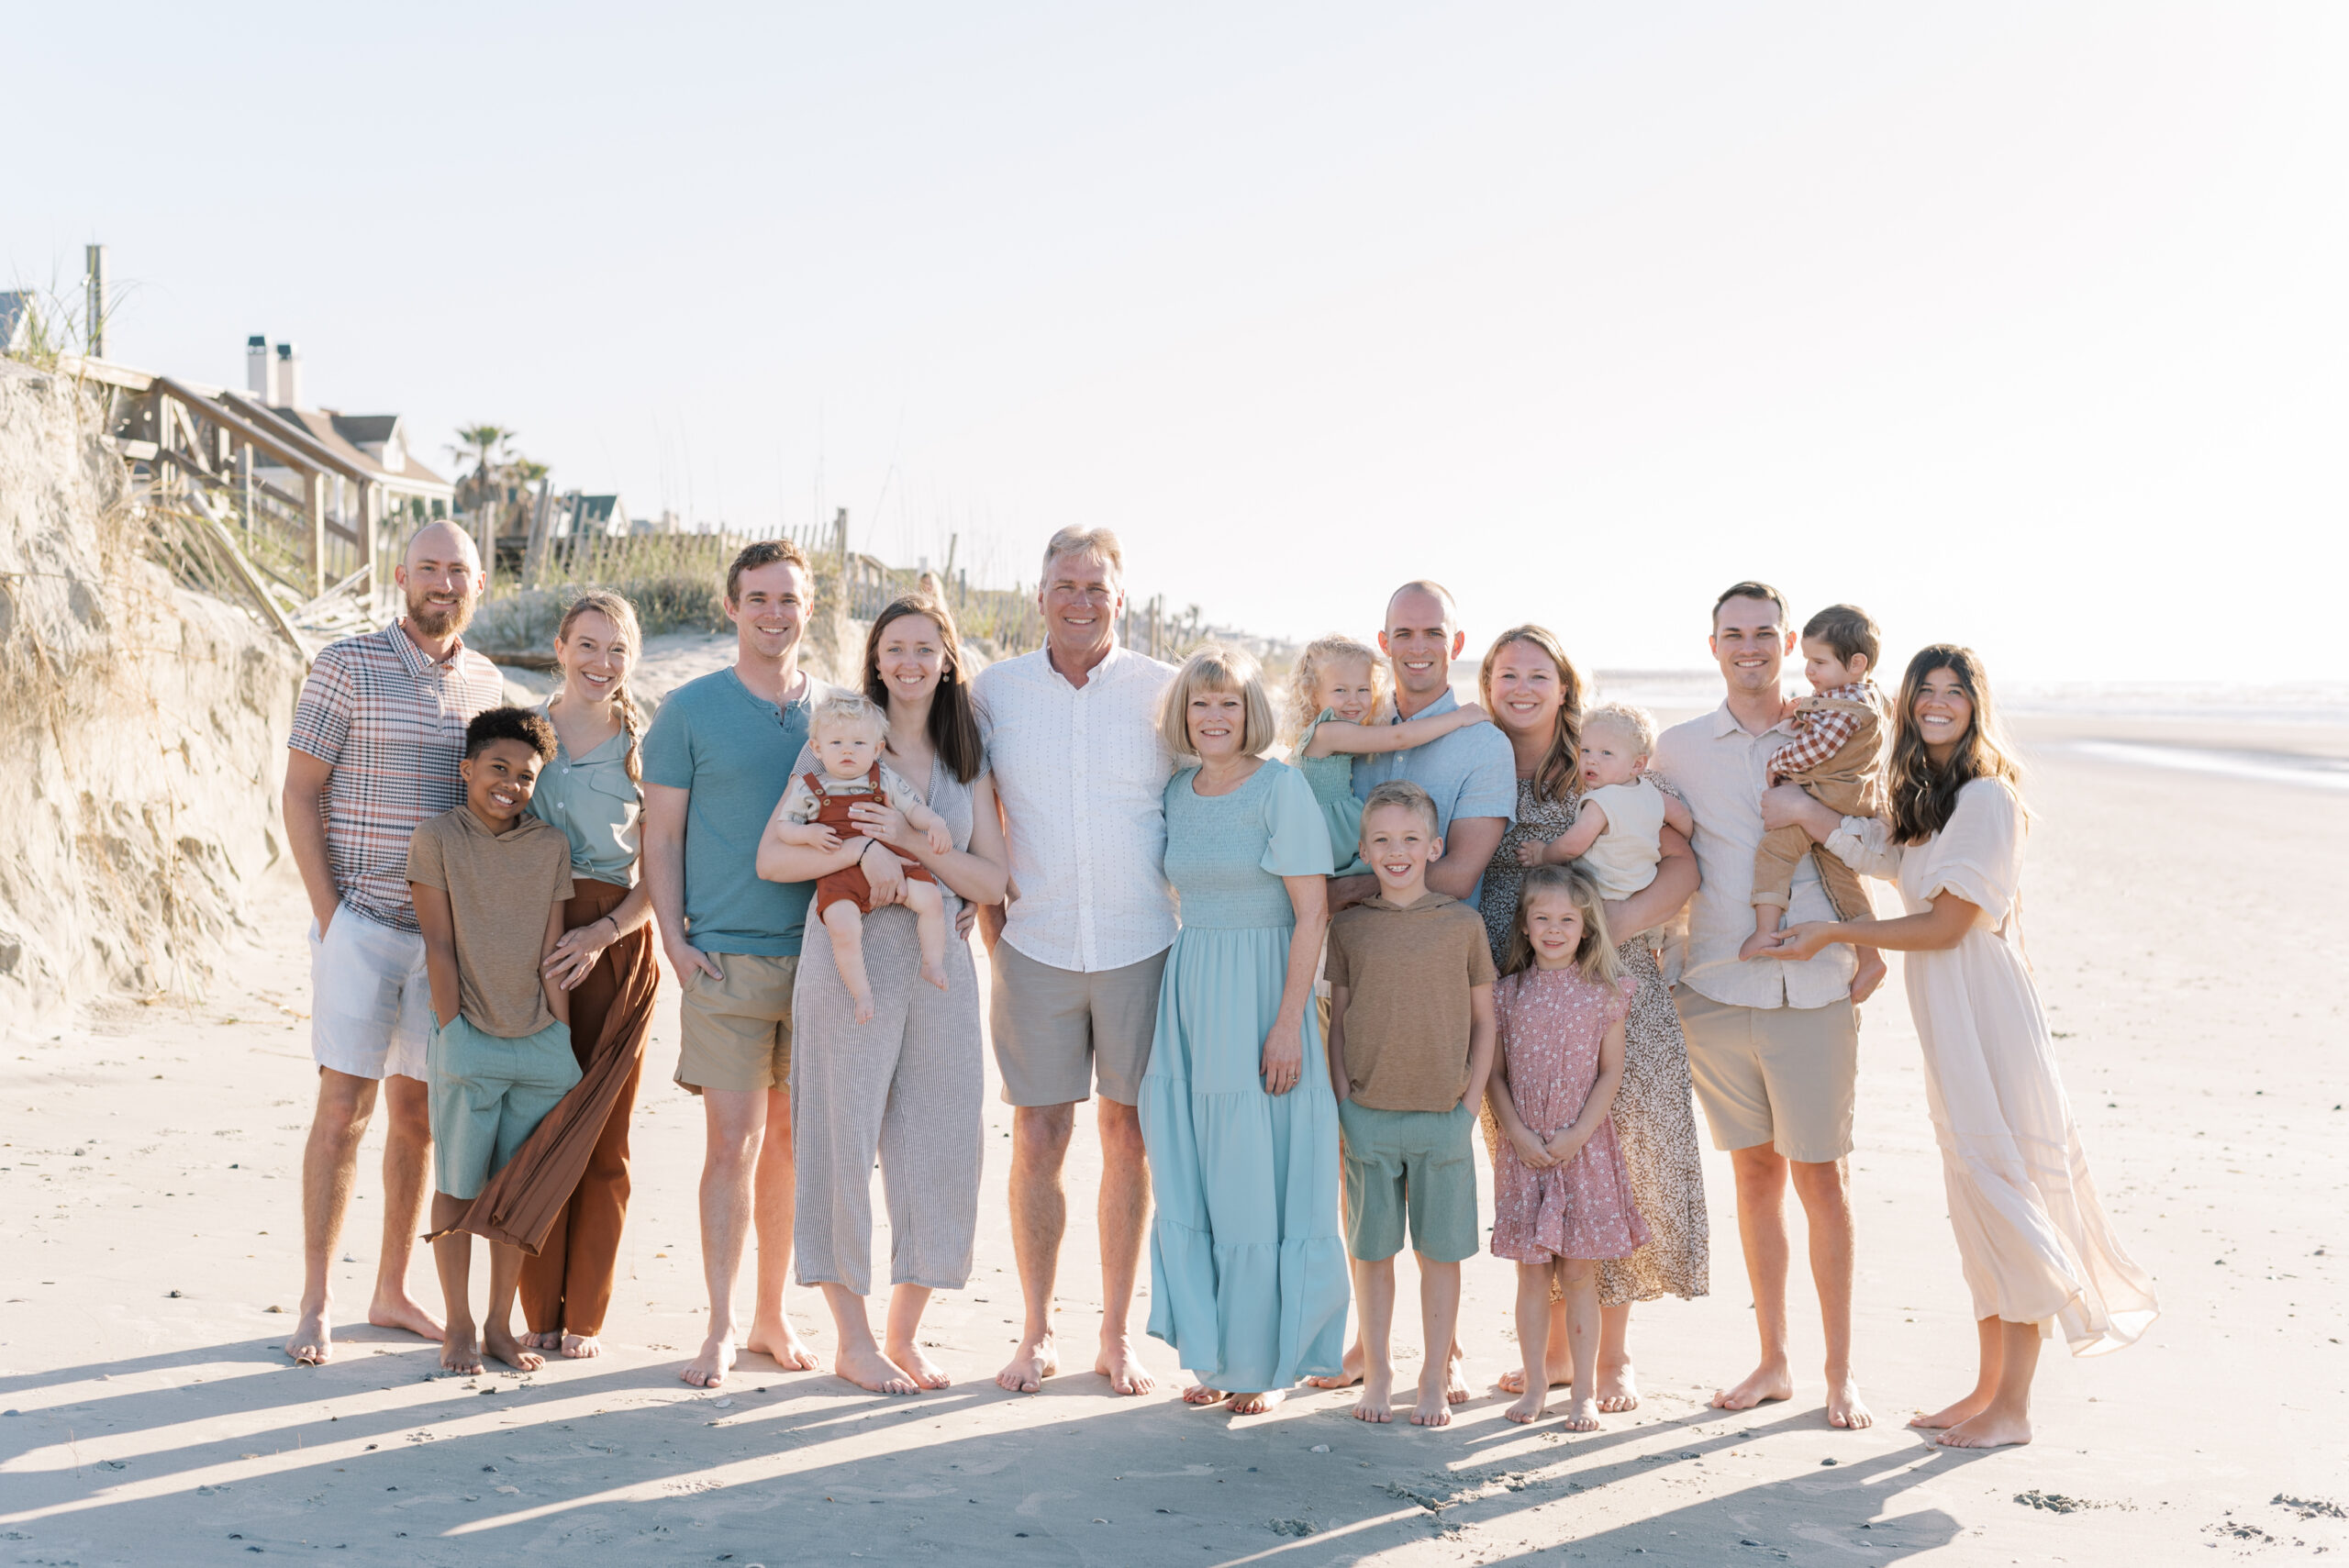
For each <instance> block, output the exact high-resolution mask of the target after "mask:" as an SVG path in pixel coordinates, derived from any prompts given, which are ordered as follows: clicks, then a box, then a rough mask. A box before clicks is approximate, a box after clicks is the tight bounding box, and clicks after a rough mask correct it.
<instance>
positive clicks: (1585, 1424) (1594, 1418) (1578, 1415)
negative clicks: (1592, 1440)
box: [1559, 1395, 1598, 1432]
mask: <svg viewBox="0 0 2349 1568" xmlns="http://www.w3.org/2000/svg"><path fill="white" fill-rule="evenodd" d="M1559 1425H1561V1426H1563V1427H1564V1428H1565V1429H1566V1430H1568V1431H1570V1432H1595V1431H1597V1430H1598V1401H1597V1400H1596V1399H1585V1398H1583V1397H1582V1396H1579V1395H1577V1396H1575V1397H1574V1398H1572V1399H1570V1400H1568V1401H1567V1402H1566V1418H1565V1419H1564V1421H1562V1422H1560V1423H1559Z"/></svg>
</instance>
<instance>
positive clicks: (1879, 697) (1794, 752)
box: [1737, 605, 1885, 995]
mask: <svg viewBox="0 0 2349 1568" xmlns="http://www.w3.org/2000/svg"><path fill="white" fill-rule="evenodd" d="M1881 646H1882V644H1881V643H1880V641H1879V639H1878V638H1877V636H1876V622H1875V621H1873V620H1871V619H1869V618H1868V613H1867V612H1866V611H1865V610H1864V609H1861V608H1860V607H1859V606H1856V605H1830V606H1827V608H1825V609H1823V610H1821V611H1820V612H1819V613H1818V614H1817V615H1815V616H1813V617H1810V621H1809V624H1808V625H1806V626H1805V627H1804V628H1802V657H1803V674H1804V676H1805V677H1806V678H1808V679H1809V682H1810V690H1811V695H1809V696H1807V697H1805V698H1803V699H1802V701H1800V702H1798V703H1797V704H1796V705H1795V717H1794V727H1795V738H1794V739H1793V740H1789V741H1787V743H1786V744H1785V745H1783V746H1781V747H1779V748H1778V749H1777V751H1775V752H1773V753H1772V754H1771V757H1770V761H1769V764H1768V766H1767V768H1766V769H1765V774H1764V784H1765V787H1766V786H1767V785H1769V784H1782V783H1787V782H1792V783H1794V784H1800V785H1801V786H1802V790H1803V793H1804V794H1805V795H1809V796H1810V797H1811V798H1812V799H1813V800H1816V801H1818V802H1819V803H1820V804H1821V805H1822V806H1831V807H1832V808H1833V809H1834V811H1835V813H1836V814H1837V815H1838V816H1842V817H1874V816H1876V814H1877V813H1878V812H1879V811H1881V810H1882V809H1883V806H1884V799H1883V794H1884V792H1883V770H1884V734H1885V724H1884V711H1885V708H1884V695H1883V694H1882V693H1880V692H1878V691H1877V690H1876V683H1875V682H1874V681H1872V680H1870V679H1868V672H1869V671H1871V670H1873V669H1875V668H1876V658H1877V656H1878V652H1879V651H1880V649H1881ZM1806 855H1809V857H1810V859H1811V862H1812V863H1814V864H1815V865H1817V866H1818V867H1819V881H1820V886H1821V888H1823V889H1824V890H1825V892H1826V894H1827V902H1828V903H1829V904H1831V905H1832V906H1834V909H1835V917H1836V918H1837V919H1839V920H1868V919H1873V918H1875V910H1874V909H1873V908H1872V907H1871V906H1870V905H1869V904H1868V895H1866V893H1865V892H1864V891H1862V890H1861V887H1860V879H1859V876H1858V874H1857V873H1854V871H1853V870H1852V868H1851V867H1850V866H1847V865H1845V864H1844V863H1843V862H1842V861H1840V860H1837V859H1836V858H1835V857H1834V856H1833V855H1831V854H1829V853H1828V852H1827V851H1824V850H1821V849H1818V848H1816V847H1815V846H1813V845H1812V843H1811V841H1810V835H1809V834H1808V833H1806V832H1804V831H1803V830H1802V829H1801V828H1794V827H1787V828H1775V829H1773V830H1772V831H1770V832H1768V833H1765V834H1764V835H1763V836H1762V847H1761V848H1760V849H1758V850H1756V851H1754V852H1753V935H1752V936H1751V937H1748V938H1747V939H1746V940H1745V945H1744V946H1743V947H1742V948H1740V949H1738V950H1737V956H1738V957H1740V958H1754V957H1758V956H1759V955H1761V954H1762V953H1765V952H1766V951H1769V950H1770V948H1771V946H1772V944H1773V943H1774V942H1775V941H1776V938H1777V931H1778V923H1779V922H1780V921H1781V920H1783V919H1785V918H1786V914H1787V904H1788V903H1789V902H1791V901H1792V899H1793V895H1794V880H1795V867H1797V866H1798V865H1800V864H1801V863H1802V860H1803V857H1804V856H1806ZM1854 951H1857V953H1858V954H1859V960H1860V967H1859V971H1858V973H1855V974H1854V976H1853V977H1852V988H1853V993H1854V995H1865V992H1867V991H1870V990H1873V989H1875V986H1876V981H1877V980H1880V979H1882V978H1883V976H1884V960H1883V959H1882V958H1880V957H1878V956H1877V954H1876V950H1875V949H1874V948H1867V947H1862V948H1855V950H1854Z"/></svg>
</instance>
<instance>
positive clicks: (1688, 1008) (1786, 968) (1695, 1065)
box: [1655, 582, 1873, 1428]
mask: <svg viewBox="0 0 2349 1568" xmlns="http://www.w3.org/2000/svg"><path fill="white" fill-rule="evenodd" d="M1709 645H1710V647H1711V649H1712V652H1713V657H1714V659H1715V661H1716V662H1718V663H1719V664H1720V670H1721V675H1722V677H1723V679H1724V680H1725V681H1726V683H1727V685H1728V693H1727V695H1726V697H1725V699H1724V700H1723V701H1722V703H1721V706H1720V707H1719V708H1717V709H1715V710H1714V711H1713V712H1711V713H1709V714H1706V715H1704V716H1702V717H1698V718H1692V719H1690V720H1688V721H1687V723H1685V724H1678V725H1675V726H1674V727H1673V728H1670V729H1668V730H1666V731H1665V732H1664V734H1663V736H1662V737H1660V738H1659V739H1658V740H1657V742H1656V751H1655V765H1656V768H1657V769H1658V771H1660V772H1661V773H1664V776H1665V777H1667V778H1669V779H1670V780H1671V781H1672V782H1673V784H1675V785H1676V786H1677V787H1678V788H1679V790H1680V792H1681V794H1682V795H1684V796H1685V797H1686V798H1687V802H1688V806H1689V809H1690V810H1691V811H1692V812H1693V813H1694V814H1695V815H1696V818H1697V834H1696V838H1695V840H1693V848H1694V849H1695V851H1696V854H1697V864H1698V870H1699V871H1700V872H1701V873H1702V875H1703V877H1704V882H1703V885H1702V886H1701V887H1700V888H1699V889H1698V893H1697V898H1696V902H1695V903H1694V904H1693V905H1692V906H1690V908H1689V913H1688V955H1687V968H1686V969H1685V970H1684V971H1683V973H1682V974H1681V980H1680V984H1679V985H1678V987H1677V988H1676V989H1675V992H1674V995H1673V1000H1674V1001H1675V1003H1676V1004H1677V1006H1678V1007H1679V1010H1680V1021H1681V1027H1682V1029H1683V1032H1685V1033H1686V1035H1687V1040H1688V1068H1689V1074H1690V1076H1691V1077H1692V1078H1693V1079H1694V1080H1695V1083H1696V1088H1697V1098H1698V1103H1699V1104H1701V1105H1702V1106H1704V1108H1705V1120H1706V1122H1707V1124H1708V1125H1709V1127H1710V1128H1711V1129H1712V1133H1713V1143H1714V1146H1715V1147H1716V1148H1720V1149H1726V1150H1728V1151H1730V1159H1731V1166H1732V1168H1733V1169H1734V1171H1735V1173H1736V1176H1737V1226H1738V1232H1739V1235H1740V1237H1741V1239H1742V1240H1743V1242H1744V1250H1745V1259H1746V1272H1747V1273H1748V1275H1749V1276H1750V1278H1751V1281H1752V1284H1753V1313H1754V1318H1755V1327H1756V1329H1758V1331H1759V1333H1760V1336H1761V1340H1762V1359H1761V1362H1760V1364H1759V1365H1757V1366H1756V1367H1755V1368H1754V1370H1753V1373H1751V1374H1750V1375H1748V1376H1747V1377H1746V1379H1745V1380H1744V1381H1743V1382H1742V1383H1740V1384H1738V1385H1736V1386H1735V1387H1733V1388H1727V1389H1723V1390H1720V1392H1718V1393H1716V1394H1715V1395H1714V1396H1713V1400H1712V1402H1713V1405H1714V1406H1715V1407H1717V1408H1720V1409H1725V1410H1747V1409H1751V1408H1753V1407H1754V1406H1756V1405H1759V1404H1762V1403H1764V1402H1765V1401H1767V1400H1774V1399H1787V1398H1790V1397H1792V1396H1793V1394H1794V1380H1793V1376H1792V1374H1791V1373H1790V1371H1789V1362H1788V1357H1787V1262H1788V1257H1789V1254H1790V1252H1791V1250H1792V1249H1791V1243H1790V1241H1789V1240H1788V1236H1787V1217H1786V1193H1787V1184H1789V1182H1791V1183H1792V1184H1793V1186H1794V1189H1795V1195H1796V1196H1797V1197H1798V1198H1799V1199H1801V1201H1802V1207H1803V1214H1804V1216H1805V1218H1806V1219H1807V1220H1808V1222H1809V1229H1810V1272H1811V1281H1812V1283H1813V1284H1815V1285H1816V1286H1817V1287H1818V1290H1819V1308H1820V1318H1821V1320H1822V1326H1823V1328H1824V1329H1825V1333H1826V1340H1827V1362H1826V1374H1827V1419H1828V1421H1829V1423H1830V1424H1831V1425H1832V1426H1837V1427H1854V1428H1856V1427H1865V1426H1868V1425H1870V1424H1871V1422H1872V1420H1873V1418H1872V1417H1870V1415H1869V1414H1868V1410H1867V1407H1866V1406H1865V1405H1864V1404H1862V1403H1861V1402H1860V1396H1859V1388H1858V1385H1857V1384H1856V1383H1855V1382H1854V1378H1853V1375H1852V1247H1853V1227H1852V1199H1851V1193H1850V1190H1849V1185H1848V1173H1847V1172H1846V1169H1845V1165H1844V1159H1845V1156H1847V1155H1849V1154H1850V1153H1851V1151H1852V1108H1853V1101H1854V1096H1855V1095H1856V1093H1857V1088H1858V1077H1859V1020H1858V1015H1857V1013H1856V1011H1855V1010H1854V1003H1855V1002H1856V1001H1858V1000H1860V997H1859V996H1856V995H1854V993H1853V990H1852V975H1853V971H1854V967H1855V962H1856V961H1855V960H1854V955H1853V952H1852V950H1851V949H1850V948H1848V947H1840V946H1839V947H1831V948H1829V949H1827V950H1825V951H1822V952H1821V953H1820V955H1819V956H1818V957H1817V958H1814V959H1811V960H1810V961H1809V962H1785V961H1783V960H1780V959H1775V958H1766V957H1765V958H1753V959H1743V960H1741V959H1740V958H1739V957H1738V956H1737V951H1738V949H1739V947H1740V946H1741V945H1742V943H1743V942H1744V940H1745V939H1746V938H1747V937H1748V936H1750V935H1752V934H1753V906H1752V903H1751V899H1752V896H1753V851H1754V850H1755V849H1756V848H1757V847H1758V846H1759V845H1760V843H1761V841H1762V834H1763V831H1764V825H1763V821H1762V806H1761V800H1762V792H1763V791H1764V789H1765V788H1766V787H1767V786H1768V784H1769V780H1768V778H1767V776H1766V773H1767V768H1768V763H1769V759H1770V755H1771V753H1772V752H1774V751H1776V750H1777V749H1778V747H1780V746H1781V745H1783V744H1785V743H1786V741H1787V740H1789V739H1791V738H1792V736H1793V734H1794V730H1793V728H1792V727H1791V725H1790V723H1789V720H1790V719H1791V718H1792V717H1793V714H1794V704H1793V703H1791V702H1789V701H1788V700H1787V697H1786V695H1785V693H1784V691H1783V690H1782V688H1781V686H1780V684H1779V673H1780V666H1781V663H1782V662H1783V661H1784V660H1785V658H1786V656H1787V654H1789V653H1791V652H1793V651H1794V645H1795V632H1794V629H1793V623H1792V621H1791V620H1790V619H1789V618H1788V617H1787V607H1786V600H1785V598H1784V596H1783V595H1780V594H1779V593H1778V591H1777V590H1776V589H1775V588H1773V587H1770V586H1769V585H1767V584H1762V583H1752V582H1747V583H1740V584H1736V585H1735V586H1733V587H1731V588H1730V589H1729V590H1728V591H1727V592H1726V593H1724V594H1723V595H1721V596H1720V600H1719V601H1718V602H1717V603H1716V604H1715V606H1714V607H1713V631H1712V636H1711V638H1710V639H1709ZM1833 917H1834V915H1833V911H1832V910H1831V908H1830V906H1829V905H1828V902H1827V896H1826V894H1825V893H1824V891H1823V890H1822V889H1821V888H1820V882H1819V872H1818V870H1817V868H1816V867H1815V866H1813V865H1812V864H1811V863H1810V862H1809V860H1808V859H1806V860H1805V861H1804V862H1803V863H1802V865H1801V866H1800V867H1799V868H1798V870H1797V872H1796V873H1795V882H1794V890H1793V903H1792V906H1791V907H1790V908H1789V910H1788V912H1787V918H1788V919H1789V920H1790V921H1799V920H1825V919H1832V918H1833Z"/></svg>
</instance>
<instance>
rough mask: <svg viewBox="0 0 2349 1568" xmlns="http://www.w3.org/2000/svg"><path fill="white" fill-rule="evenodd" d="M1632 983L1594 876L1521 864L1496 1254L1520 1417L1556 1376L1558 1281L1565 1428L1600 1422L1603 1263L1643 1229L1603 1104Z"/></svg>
mask: <svg viewBox="0 0 2349 1568" xmlns="http://www.w3.org/2000/svg"><path fill="white" fill-rule="evenodd" d="M1637 989H1638V985H1637V983H1636V982H1634V981H1633V980H1631V978H1630V977H1628V976H1625V975H1621V974H1620V973H1618V971H1617V967H1616V962H1615V944H1614V943H1613V941H1611V940H1609V937H1608V934H1607V910H1606V906H1605V904H1604V903H1603V902H1602V899H1601V895H1600V894H1599V890H1598V884H1596V883H1595V882H1593V881H1592V880H1591V879H1590V877H1589V876H1588V875H1587V874H1586V873H1584V872H1582V871H1581V870H1580V869H1578V868H1576V867H1573V866H1542V867H1538V868H1536V869H1534V870H1532V871H1530V872H1528V873H1526V876H1525V883H1524V887H1523V890H1522V892H1521V893H1520V895H1519V899H1518V906H1517V926H1516V928H1515V929H1513V930H1512V931H1511V932H1510V933H1509V952H1508V962H1507V963H1506V964H1505V965H1503V968H1502V977H1501V979H1500V982H1499V983H1498V984H1497V985H1495V986H1494V987H1493V1011H1494V1014H1495V1017H1496V1018H1497V1022H1498V1024H1499V1059H1498V1060H1497V1062H1495V1063H1494V1065H1493V1081H1492V1086H1491V1088H1490V1089H1489V1090H1488V1091H1487V1094H1486V1100H1487V1103H1488V1104H1490V1106H1492V1110H1493V1116H1494V1118H1495V1119H1496V1120H1497V1121H1498V1122H1499V1123H1500V1128H1501V1146H1500V1148H1499V1150H1498V1151H1497V1154H1496V1157H1495V1159H1494V1161H1493V1186H1494V1196H1495V1211H1496V1212H1495V1215H1494V1219H1493V1255H1494V1256H1496V1257H1501V1258H1508V1259H1509V1260H1510V1261H1512V1262H1515V1263H1516V1264H1517V1340H1518V1348H1519V1349H1520V1351H1523V1352H1524V1354H1525V1396H1524V1397H1523V1398H1521V1399H1520V1400H1519V1401H1518V1402H1517V1403H1516V1404H1514V1405H1512V1406H1510V1407H1508V1418H1509V1419H1510V1420H1512V1421H1538V1420H1540V1419H1541V1418H1542V1415H1543V1413H1544V1411H1545V1410H1546V1408H1547V1404H1546V1401H1547V1397H1548V1395H1549V1385H1550V1378H1549V1373H1548V1370H1547V1369H1548V1366H1549V1354H1550V1345H1549V1340H1550V1287H1551V1284H1552V1282H1553V1280H1554V1281H1555V1282H1556V1283H1557V1284H1558V1286H1559V1288H1560V1290H1561V1291H1562V1292H1563V1293H1564V1297H1565V1308H1566V1312H1565V1317H1566V1339H1567V1342H1568V1344H1569V1345H1570V1346H1571V1348H1572V1350H1573V1352H1574V1366H1575V1383H1574V1396H1573V1400H1572V1403H1571V1404H1570V1406H1569V1407H1568V1410H1567V1414H1566V1423H1565V1424H1566V1427H1567V1429H1569V1430H1572V1431H1577V1432H1594V1431H1597V1430H1598V1400H1597V1399H1596V1397H1595V1394H1596V1390H1597V1385H1598V1269H1597V1268H1596V1266H1595V1264H1596V1262H1597V1260H1598V1259H1601V1258H1628V1257H1630V1256H1631V1254H1632V1253H1633V1252H1635V1251H1639V1249H1640V1248H1641V1247H1642V1246H1644V1245H1645V1244H1646V1242H1647V1240H1648V1228H1647V1226H1646V1225H1645V1224H1644V1223H1643V1222H1642V1220H1641V1218H1640V1211H1639V1208H1638V1207H1637V1206H1636V1205H1634V1204H1633V1203H1632V1201H1631V1173H1630V1172H1629V1171H1628V1170H1626V1169H1625V1168H1624V1165H1623V1152H1622V1150H1621V1149H1620V1146H1618V1144H1617V1143H1616V1141H1615V1124H1614V1123H1613V1122H1612V1121H1610V1120H1609V1119H1608V1112H1609V1110H1610V1109H1611V1108H1612V1107H1613V1106H1614V1104H1615V1089H1616V1086H1617V1085H1618V1084H1620V1083H1621V1082H1622V1078H1623V1016H1624V1015H1625V1014H1626V1013H1628V1012H1629V1011H1631V997H1632V995H1633V993H1634V992H1635V991H1636V990H1637Z"/></svg>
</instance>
